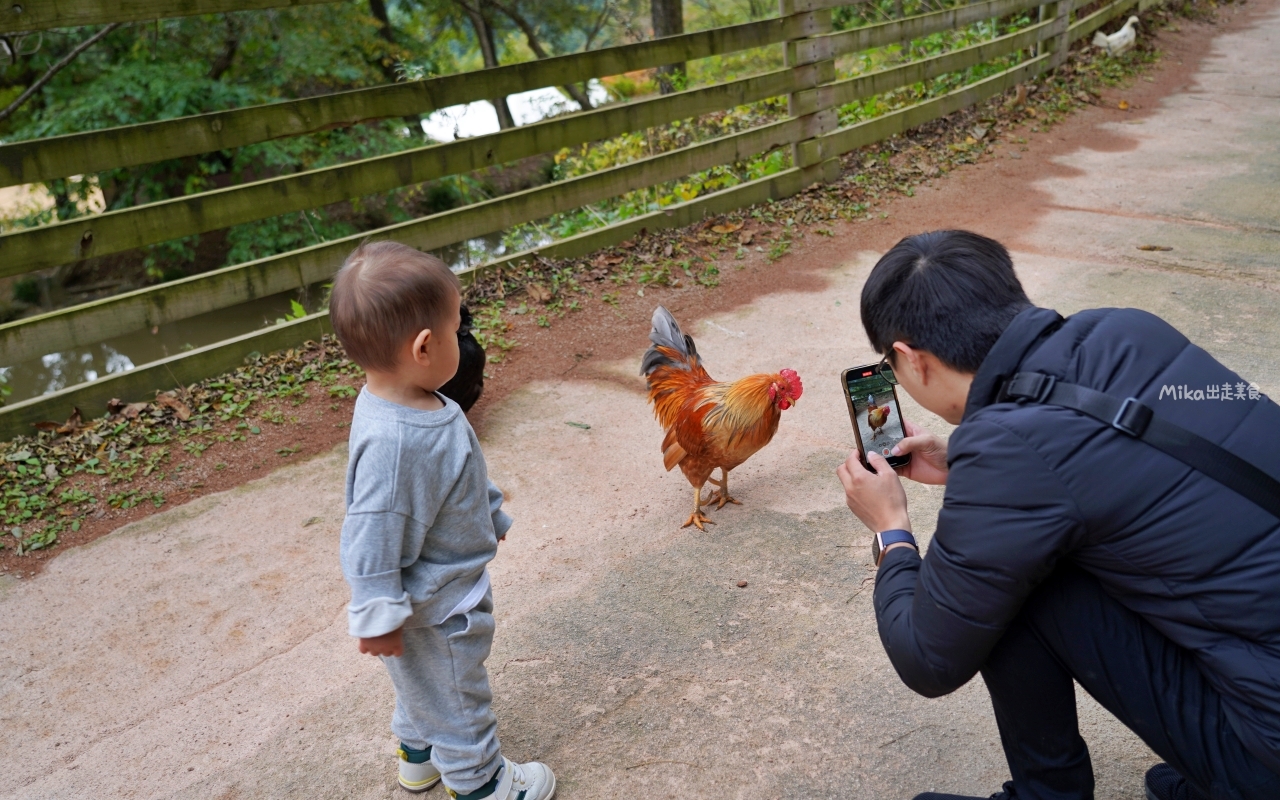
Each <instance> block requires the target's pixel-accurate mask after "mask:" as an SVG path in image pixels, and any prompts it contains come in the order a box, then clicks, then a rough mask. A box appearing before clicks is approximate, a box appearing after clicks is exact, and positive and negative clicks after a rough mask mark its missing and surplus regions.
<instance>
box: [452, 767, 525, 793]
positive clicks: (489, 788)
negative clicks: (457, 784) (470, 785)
mask: <svg viewBox="0 0 1280 800" xmlns="http://www.w3.org/2000/svg"><path fill="white" fill-rule="evenodd" d="M501 776H502V770H498V774H497V775H494V776H493V777H492V778H491V779H490V780H489V782H488V783H486V784H485V785H484V786H481V787H480V788H479V789H476V790H475V791H474V792H467V793H466V794H458V793H457V792H455V791H454V790H452V789H449V796H450V797H452V798H454V800H483V798H485V797H492V796H493V793H494V792H496V791H498V778H499V777H501ZM518 800H524V792H521V793H520V797H519V798H518Z"/></svg>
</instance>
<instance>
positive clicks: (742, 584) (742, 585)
mask: <svg viewBox="0 0 1280 800" xmlns="http://www.w3.org/2000/svg"><path fill="white" fill-rule="evenodd" d="M738 588H739V589H745V588H747V582H746V581H738Z"/></svg>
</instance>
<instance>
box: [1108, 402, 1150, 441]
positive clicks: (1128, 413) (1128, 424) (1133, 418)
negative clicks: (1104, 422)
mask: <svg viewBox="0 0 1280 800" xmlns="http://www.w3.org/2000/svg"><path fill="white" fill-rule="evenodd" d="M1153 414H1154V412H1153V411H1152V410H1151V409H1150V407H1148V406H1145V405H1143V404H1142V403H1141V402H1139V401H1138V398H1136V397H1129V398H1126V399H1125V401H1124V402H1123V403H1121V404H1120V410H1119V411H1117V412H1116V416H1115V419H1113V420H1111V427H1113V428H1115V429H1116V430H1118V431H1120V432H1121V433H1127V434H1129V435H1130V436H1132V437H1134V438H1135V439H1140V438H1142V434H1143V433H1145V432H1146V430H1147V426H1148V425H1149V424H1151V417H1152V415H1153Z"/></svg>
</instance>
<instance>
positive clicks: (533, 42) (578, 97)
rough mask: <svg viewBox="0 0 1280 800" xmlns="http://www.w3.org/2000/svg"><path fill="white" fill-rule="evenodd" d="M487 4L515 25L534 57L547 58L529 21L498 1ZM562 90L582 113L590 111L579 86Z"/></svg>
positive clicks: (571, 86)
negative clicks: (522, 34)
mask: <svg viewBox="0 0 1280 800" xmlns="http://www.w3.org/2000/svg"><path fill="white" fill-rule="evenodd" d="M489 4H490V5H492V6H493V7H494V8H496V9H498V10H499V11H501V12H502V13H503V14H506V15H507V17H508V18H509V19H510V20H511V21H512V22H514V23H515V24H516V27H518V28H519V29H520V31H521V32H522V33H524V38H525V40H526V41H528V42H529V49H530V50H532V51H533V54H534V55H535V56H537V57H538V58H539V59H543V58H547V57H549V54H548V53H547V51H546V49H545V48H543V46H542V42H540V41H538V33H537V31H535V30H534V28H533V25H531V24H529V20H528V19H526V18H525V16H524V15H523V14H521V13H520V12H519V11H516V10H515V9H514V8H513V7H511V6H507V5H504V4H503V3H501V2H499V0H489ZM564 88H565V91H567V92H568V93H569V96H570V97H572V98H573V99H574V102H576V103H577V104H578V106H579V107H580V108H581V109H582V110H583V111H590V110H591V109H592V108H593V107H594V106H592V105H591V98H590V97H588V96H587V93H586V92H584V91H583V90H582V87H581V86H577V85H575V84H572V83H569V84H565V87H564Z"/></svg>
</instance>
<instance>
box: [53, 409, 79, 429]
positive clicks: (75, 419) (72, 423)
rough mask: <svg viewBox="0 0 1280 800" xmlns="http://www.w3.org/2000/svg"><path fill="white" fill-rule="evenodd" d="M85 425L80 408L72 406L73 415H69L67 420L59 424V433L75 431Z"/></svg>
mask: <svg viewBox="0 0 1280 800" xmlns="http://www.w3.org/2000/svg"><path fill="white" fill-rule="evenodd" d="M83 427H84V417H82V416H81V414H80V408H79V407H78V406H73V407H72V408H71V416H69V417H67V421H66V422H64V423H63V424H61V425H59V426H58V433H63V434H67V433H75V432H76V431H78V430H80V429H81V428H83Z"/></svg>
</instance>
